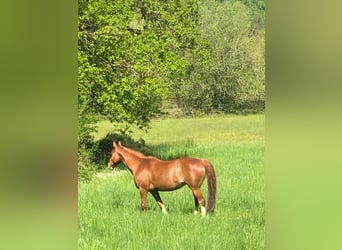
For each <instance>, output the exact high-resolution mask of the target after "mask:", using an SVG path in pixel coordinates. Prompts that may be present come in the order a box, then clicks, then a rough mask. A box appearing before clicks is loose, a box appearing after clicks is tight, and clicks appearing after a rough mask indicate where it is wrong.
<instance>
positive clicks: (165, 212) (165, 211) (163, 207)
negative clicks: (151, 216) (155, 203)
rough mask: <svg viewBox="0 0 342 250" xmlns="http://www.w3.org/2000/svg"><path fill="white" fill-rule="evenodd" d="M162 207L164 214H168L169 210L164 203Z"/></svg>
mask: <svg viewBox="0 0 342 250" xmlns="http://www.w3.org/2000/svg"><path fill="white" fill-rule="evenodd" d="M161 209H162V212H163V214H167V210H166V208H165V206H164V205H162V207H161Z"/></svg>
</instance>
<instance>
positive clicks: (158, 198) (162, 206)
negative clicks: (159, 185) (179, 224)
mask: <svg viewBox="0 0 342 250" xmlns="http://www.w3.org/2000/svg"><path fill="white" fill-rule="evenodd" d="M151 194H152V195H153V197H154V199H155V200H156V202H157V204H158V206H159V208H160V209H161V210H162V212H163V214H167V211H166V208H165V206H164V203H163V201H162V200H161V198H160V195H159V193H158V191H155V190H154V191H151Z"/></svg>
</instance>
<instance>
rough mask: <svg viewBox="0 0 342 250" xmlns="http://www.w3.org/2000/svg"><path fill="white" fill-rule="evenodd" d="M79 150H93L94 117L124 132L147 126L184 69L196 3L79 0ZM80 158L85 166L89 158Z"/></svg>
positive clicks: (192, 39) (193, 31)
mask: <svg viewBox="0 0 342 250" xmlns="http://www.w3.org/2000/svg"><path fill="white" fill-rule="evenodd" d="M78 15H79V25H78V28H79V31H78V81H79V96H78V101H79V120H80V122H79V140H78V142H79V148H81V150H80V151H81V152H79V154H82V152H85V151H90V150H94V148H93V147H92V146H91V145H90V144H91V143H92V137H91V132H93V130H94V129H96V127H94V126H93V124H94V122H96V119H94V117H101V118H102V119H103V118H105V119H108V120H110V121H112V122H113V124H114V126H115V127H116V129H117V130H118V131H120V132H121V133H122V134H125V133H127V131H128V129H129V128H130V127H131V126H136V127H139V128H147V127H148V124H149V123H150V120H151V118H152V117H154V116H155V115H156V114H159V113H160V112H161V111H160V110H161V107H162V103H163V99H165V97H166V96H167V94H168V91H169V85H170V82H171V81H172V80H173V79H175V78H177V77H180V76H181V75H183V74H184V73H185V69H186V67H187V65H188V60H187V58H186V57H185V56H184V55H185V54H188V53H191V51H192V50H193V49H194V48H195V47H196V43H197V42H196V39H197V37H198V36H197V33H196V29H195V28H194V27H196V23H197V20H198V8H197V7H196V2H195V1H188V0H182V1H176V2H165V1H157V0H148V1H139V0H128V1H127V0H125V1H123V0H122V1H105V0H91V1H86V0H79V9H78ZM88 158H89V157H80V159H81V160H80V161H81V163H82V164H83V165H89V164H90V163H91V161H88V160H87V161H86V163H87V164H84V160H85V159H88Z"/></svg>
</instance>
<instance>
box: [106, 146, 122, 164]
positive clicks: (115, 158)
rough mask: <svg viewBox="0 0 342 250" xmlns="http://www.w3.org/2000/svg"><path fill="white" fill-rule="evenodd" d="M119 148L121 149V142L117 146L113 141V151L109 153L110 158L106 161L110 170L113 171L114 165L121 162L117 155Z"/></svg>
mask: <svg viewBox="0 0 342 250" xmlns="http://www.w3.org/2000/svg"><path fill="white" fill-rule="evenodd" d="M119 147H122V145H121V142H118V144H117V143H116V142H115V141H113V150H112V153H111V157H110V159H109V161H108V167H109V168H110V169H113V168H114V167H115V166H116V165H118V164H119V163H120V162H121V161H122V158H121V156H120V155H119V153H118V149H119Z"/></svg>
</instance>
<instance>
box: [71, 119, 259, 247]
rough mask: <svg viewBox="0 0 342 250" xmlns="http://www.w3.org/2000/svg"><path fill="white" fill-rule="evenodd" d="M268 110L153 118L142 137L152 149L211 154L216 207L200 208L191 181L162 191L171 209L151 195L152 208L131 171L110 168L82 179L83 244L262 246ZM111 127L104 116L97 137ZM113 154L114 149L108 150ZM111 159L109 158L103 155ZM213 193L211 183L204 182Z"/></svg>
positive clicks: (167, 154)
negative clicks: (143, 204)
mask: <svg viewBox="0 0 342 250" xmlns="http://www.w3.org/2000/svg"><path fill="white" fill-rule="evenodd" d="M264 119H265V117H264V115H247V116H211V117H202V118H179V119H159V120H154V121H153V122H152V124H151V129H150V130H149V132H148V133H145V132H142V131H135V132H133V134H132V136H133V138H134V139H136V140H138V139H139V138H143V139H144V141H145V143H146V145H147V146H148V147H149V148H150V151H151V152H152V153H153V155H155V156H157V157H159V158H162V159H170V158H174V157H179V156H184V155H188V156H192V157H196V158H207V159H209V160H210V161H211V162H212V163H213V165H214V168H215V171H216V176H217V202H216V210H215V213H214V214H212V215H207V216H205V217H202V216H201V215H199V214H194V213H193V210H194V202H193V196H192V193H191V191H190V189H189V188H188V187H186V186H185V187H183V188H181V189H179V190H176V191H172V192H160V195H161V198H162V199H163V201H164V204H165V206H166V208H167V209H168V212H169V214H168V215H164V214H162V213H161V211H160V210H159V208H158V206H157V204H156V202H155V201H154V199H153V197H152V195H151V194H149V195H148V204H147V212H145V213H142V212H141V211H140V195H139V192H138V190H137V189H136V187H135V185H134V183H133V179H132V176H131V174H130V173H129V172H128V171H127V170H126V169H125V168H123V167H122V166H120V167H118V168H117V169H115V170H114V171H110V170H108V169H105V168H104V170H103V171H100V172H99V173H97V174H96V175H95V176H94V177H93V178H92V179H91V181H88V182H79V184H78V247H79V249H264V248H265V199H264V198H265V197H264V191H265V190H264V189H265V183H264V164H263V162H264V149H265V140H264V130H265V121H264ZM111 132H113V127H112V125H111V124H110V123H109V122H106V121H104V122H101V123H100V124H99V131H98V133H97V134H96V139H97V140H99V139H101V138H103V137H104V136H105V135H106V134H107V133H111ZM108 157H109V155H108ZM104 160H107V159H104ZM201 189H202V192H203V193H204V196H205V198H207V182H206V181H205V182H204V184H203V185H202V188H201Z"/></svg>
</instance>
